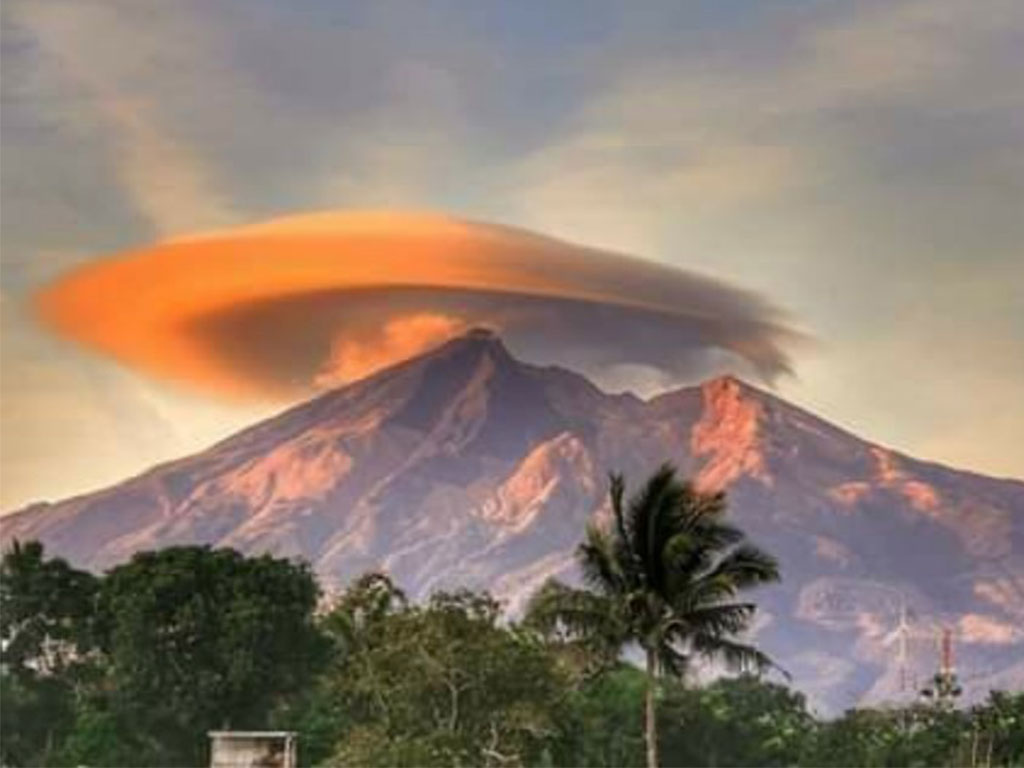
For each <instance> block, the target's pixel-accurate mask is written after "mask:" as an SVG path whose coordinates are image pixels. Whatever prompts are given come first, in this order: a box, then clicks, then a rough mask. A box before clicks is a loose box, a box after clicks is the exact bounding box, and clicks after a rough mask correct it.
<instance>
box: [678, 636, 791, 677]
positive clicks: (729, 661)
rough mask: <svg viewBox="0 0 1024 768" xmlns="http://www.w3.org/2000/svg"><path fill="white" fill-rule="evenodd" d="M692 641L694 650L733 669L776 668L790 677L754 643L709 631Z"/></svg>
mask: <svg viewBox="0 0 1024 768" xmlns="http://www.w3.org/2000/svg"><path fill="white" fill-rule="evenodd" d="M692 643H693V650H694V652H696V653H698V654H700V655H701V656H703V657H704V658H705V659H708V660H709V661H720V662H723V663H724V664H725V666H726V667H727V668H728V669H729V670H731V671H735V672H757V673H763V672H767V671H768V670H770V669H776V670H778V671H779V672H781V673H782V674H783V675H784V676H785V677H786V678H787V679H788V678H789V673H788V672H787V671H786V670H784V669H783V668H782V667H780V666H779V665H778V664H776V663H775V662H774V661H772V659H771V658H770V657H769V656H768V655H767V654H765V653H763V652H761V651H759V650H758V649H757V648H755V647H754V646H752V645H748V644H746V643H741V642H739V641H736V640H731V639H728V638H725V637H720V636H717V635H713V634H709V633H699V634H696V635H694V636H693V638H692Z"/></svg>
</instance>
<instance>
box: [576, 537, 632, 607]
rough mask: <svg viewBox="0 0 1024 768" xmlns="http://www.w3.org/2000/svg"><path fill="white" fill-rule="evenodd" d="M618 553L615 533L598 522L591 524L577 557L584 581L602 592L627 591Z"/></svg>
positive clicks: (619, 592) (627, 587) (608, 593)
mask: <svg viewBox="0 0 1024 768" xmlns="http://www.w3.org/2000/svg"><path fill="white" fill-rule="evenodd" d="M618 554H619V553H618V552H617V551H616V546H615V540H614V535H613V534H611V533H609V532H608V531H605V530H603V529H602V528H601V527H600V526H598V525H597V524H596V523H591V524H589V525H588V526H587V532H586V536H585V538H584V541H583V543H581V544H580V546H579V549H578V551H577V558H576V559H577V561H578V562H579V566H580V570H581V571H582V572H583V581H584V582H585V583H586V584H587V585H588V586H590V587H591V588H592V589H594V590H596V591H597V592H599V593H601V594H605V595H610V594H622V593H624V592H626V591H627V590H628V589H629V586H628V583H627V578H626V574H625V573H624V572H623V564H622V562H621V561H620V558H619V557H618Z"/></svg>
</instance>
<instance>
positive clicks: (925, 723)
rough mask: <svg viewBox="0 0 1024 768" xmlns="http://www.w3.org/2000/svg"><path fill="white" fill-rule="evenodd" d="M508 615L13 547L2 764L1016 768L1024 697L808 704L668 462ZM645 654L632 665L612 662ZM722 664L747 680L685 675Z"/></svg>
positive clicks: (744, 579) (185, 551) (276, 564)
mask: <svg viewBox="0 0 1024 768" xmlns="http://www.w3.org/2000/svg"><path fill="white" fill-rule="evenodd" d="M611 501H612V504H611V507H612V511H613V515H612V516H611V518H612V519H611V521H610V523H609V525H607V526H603V527H600V526H592V527H591V528H589V529H588V530H587V532H586V536H585V538H584V543H583V544H582V545H581V547H580V551H579V560H580V566H581V572H582V574H583V577H584V578H583V586H582V587H580V588H573V587H569V586H567V585H565V584H560V583H557V582H552V583H549V584H547V585H546V586H545V587H544V588H542V589H541V590H540V591H539V592H538V593H537V595H536V596H535V597H534V599H533V600H532V601H531V603H530V605H529V606H528V608H527V610H526V612H525V614H524V615H523V616H522V617H520V618H518V619H517V620H510V619H509V618H508V617H507V616H505V614H504V613H503V611H502V609H501V605H500V604H499V603H498V602H496V601H495V600H494V599H492V598H491V597H490V596H489V595H488V594H486V593H482V592H473V591H468V590H461V591H450V592H437V593H435V594H434V595H432V596H431V597H430V598H429V600H427V601H425V602H422V603H414V602H412V601H410V600H408V599H407V598H406V596H405V595H404V594H403V593H402V591H401V589H400V588H399V586H398V585H396V584H395V583H393V582H392V580H391V579H390V578H389V577H388V576H387V575H386V574H383V573H369V574H366V575H364V576H363V577H361V578H359V579H357V580H356V581H355V582H354V583H352V584H351V585H350V586H349V587H348V588H347V589H346V590H345V591H344V592H343V593H341V594H339V595H334V596H325V595H323V594H321V591H320V589H319V587H318V584H317V582H316V579H315V577H314V576H313V574H312V573H311V571H310V570H309V569H308V567H306V566H305V565H303V564H301V563H294V562H290V561H288V560H284V559H276V558H273V557H270V556H266V555H264V556H260V557H244V556H242V555H241V554H239V553H237V552H235V551H233V550H229V549H210V548H207V547H192V546H189V547H173V548H168V549H164V550H161V551H157V552H144V553H140V554H137V555H135V556H134V557H133V558H132V559H131V560H130V561H129V562H127V563H125V564H123V565H120V566H117V567H115V568H113V569H112V570H110V571H108V572H107V573H106V574H104V575H102V576H96V575H93V574H90V573H86V572H83V571H79V570H76V569H74V568H72V567H71V566H69V565H68V564H67V563H66V562H64V561H63V560H60V559H55V558H48V557H47V556H46V554H45V552H44V550H43V547H42V546H41V545H40V544H38V543H37V542H27V543H22V544H18V543H16V544H15V545H14V546H13V547H12V548H11V549H10V550H9V551H7V552H6V553H5V554H4V557H3V562H2V573H0V601H2V602H0V637H2V659H0V662H2V663H0V672H2V677H0V684H2V689H0V694H2V701H0V707H2V711H0V728H2V732H0V738H2V744H0V749H2V755H0V758H2V763H3V765H11V766H18V765H68V766H78V765H106V766H120V765H124V766H140V765H153V766H160V765H166V766H181V765H204V764H207V763H208V753H207V750H208V744H207V736H206V734H207V732H208V731H209V730H214V729H226V728H231V729H245V730H250V729H264V728H272V729H284V730H294V731H296V732H298V734H299V745H300V747H299V758H300V762H301V763H302V764H304V765H481V766H484V765H486V766H516V765H552V766H553V765H566V766H570V765H571V766H584V765H586V766H590V765H593V766H628V765H643V764H645V763H646V764H648V765H651V764H658V765H715V766H730V765H815V766H831V765H836V766H839V765H843V766H848V765H861V766H890V765H893V766H895V765H907V766H911V765H971V766H975V765H986V766H988V765H1022V764H1024V694H1021V693H1015V694H1010V693H1001V692H993V693H992V694H991V695H990V697H989V698H988V700H987V701H986V702H984V703H983V704H978V705H975V706H972V707H970V708H957V707H955V706H954V701H953V700H951V699H950V698H948V697H946V698H941V699H933V700H932V701H930V702H922V703H919V704H914V705H913V706H910V707H907V708H902V709H895V708H890V709H853V710H850V711H848V712H846V713H845V714H844V715H842V716H841V717H838V718H835V719H831V720H822V719H820V718H818V717H816V716H815V715H814V714H812V713H811V712H810V711H809V709H808V706H807V703H806V702H805V700H804V698H803V696H802V695H801V694H799V693H798V692H796V691H794V690H792V689H791V688H789V687H787V685H786V684H785V681H786V678H785V675H784V673H783V672H782V671H780V670H776V669H774V667H773V664H772V662H771V660H770V659H768V658H767V657H765V656H764V655H763V654H761V653H760V652H759V651H757V649H756V648H754V647H752V646H749V645H745V644H744V642H743V641H742V639H743V637H744V635H743V630H744V629H745V628H746V627H747V626H748V623H749V621H750V619H751V618H752V616H753V614H754V612H755V610H756V606H755V604H754V603H753V602H749V601H746V600H744V598H743V595H744V594H745V593H746V591H747V590H748V588H750V587H753V586H756V585H757V584H759V583H764V582H766V581H771V580H774V579H776V578H778V576H779V574H778V569H777V566H776V564H775V563H774V561H773V560H772V558H771V557H770V556H768V555H767V554H765V553H763V552H761V551H760V550H758V549H757V548H756V547H754V546H752V545H751V544H750V543H748V542H746V541H745V540H744V537H743V535H742V532H740V531H738V530H736V529H735V528H732V527H730V526H729V525H728V524H727V523H726V522H725V517H724V511H725V504H724V499H723V498H722V496H721V495H710V496H705V495H701V494H697V493H696V492H694V491H693V489H692V488H691V487H690V486H688V485H687V484H685V483H680V482H678V481H677V480H676V479H675V477H674V474H673V473H672V472H671V470H670V469H664V470H662V471H661V472H660V473H658V474H657V475H655V476H654V477H652V478H651V479H650V480H649V481H648V483H647V484H646V485H645V486H644V487H643V488H641V489H640V491H639V492H638V493H637V494H636V495H635V496H634V497H632V498H630V499H626V498H625V496H624V489H623V484H622V481H621V479H620V478H613V483H612V500H611ZM629 658H640V659H644V660H645V661H646V665H645V666H634V665H633V664H631V663H629V662H627V661H626V660H625V659H629ZM712 659H713V660H717V661H719V662H721V663H722V664H723V665H724V666H725V667H726V668H729V669H733V670H735V672H736V673H737V674H735V675H734V676H731V677H722V678H719V679H717V680H715V681H714V682H711V683H707V684H703V685H698V684H696V683H695V682H694V674H693V673H694V670H695V667H696V666H697V665H699V664H701V663H702V662H703V661H705V660H712Z"/></svg>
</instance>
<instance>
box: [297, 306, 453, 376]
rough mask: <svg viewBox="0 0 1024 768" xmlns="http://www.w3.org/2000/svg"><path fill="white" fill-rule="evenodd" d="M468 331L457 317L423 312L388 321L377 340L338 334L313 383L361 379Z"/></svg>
mask: <svg viewBox="0 0 1024 768" xmlns="http://www.w3.org/2000/svg"><path fill="white" fill-rule="evenodd" d="M468 330H469V327H468V326H467V325H466V323H465V322H463V321H461V320H459V319H458V318H455V317H447V316H445V315H436V314H431V313H423V314H418V315H409V316H407V317H399V318H396V319H394V320H391V321H389V322H388V323H387V324H386V325H385V326H384V328H383V329H382V332H381V334H380V335H381V337H382V338H379V339H378V338H374V337H371V338H369V339H352V338H348V337H346V336H339V337H338V338H337V339H336V341H335V344H334V346H333V349H332V350H331V357H330V359H329V360H328V361H327V365H326V366H325V367H324V370H323V371H322V372H321V373H320V374H319V375H318V376H317V377H316V380H315V383H316V384H317V385H318V386H323V387H333V386H338V385H339V384H344V383H345V382H348V381H354V380H356V379H361V378H364V377H366V376H369V375H370V374H372V373H375V372H376V371H378V370H380V369H381V368H384V367H386V366H387V365H389V364H390V363H393V362H394V361H395V360H402V359H405V358H409V357H413V356H415V355H417V354H419V353H420V352H424V351H426V350H428V349H430V348H431V347H436V346H439V345H440V344H441V343H443V342H444V341H447V340H448V339H450V338H452V337H453V336H457V335H459V334H461V333H464V332H466V331H468Z"/></svg>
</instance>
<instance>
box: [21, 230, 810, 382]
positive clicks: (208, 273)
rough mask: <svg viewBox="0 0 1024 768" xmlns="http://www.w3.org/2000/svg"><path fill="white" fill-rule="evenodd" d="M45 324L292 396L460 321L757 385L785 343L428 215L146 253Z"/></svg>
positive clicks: (667, 284)
mask: <svg viewBox="0 0 1024 768" xmlns="http://www.w3.org/2000/svg"><path fill="white" fill-rule="evenodd" d="M37 307H38V311H39V315H40V317H41V318H42V319H43V320H44V322H45V323H46V324H47V325H48V326H50V327H51V328H53V329H55V330H56V331H57V332H58V333H60V334H62V335H64V336H66V337H67V338H70V339H74V340H75V341H77V342H79V343H81V344H83V345H84V346H86V347H88V348H92V349H94V350H97V351H99V352H101V353H104V354H106V355H109V356H111V357H113V358H115V359H117V360H119V361H121V362H122V363H124V364H125V365H128V366H130V367H133V368H135V369H138V370H141V371H144V372H147V373H149V374H152V375H155V376H158V377H161V378H165V379H173V380H177V381H181V382H185V383H188V384H191V385H193V386H196V387H199V388H201V389H205V390H207V391H211V392H216V393H220V394H226V395H232V396H247V397H253V396H255V397H272V398H289V397H294V396H295V395H297V394H302V393H306V392H309V391H311V390H314V389H316V388H317V387H323V386H326V385H328V384H334V383H337V382H339V381H342V380H350V379H351V378H356V377H359V376H361V375H364V374H365V373H368V372H370V371H372V370H374V369H376V368H379V367H381V366H382V365H386V364H388V363H390V362H394V361H396V360H399V359H402V358H403V357H407V356H409V355H411V354H415V353H416V352H419V351H421V350H422V349H424V348H425V347H427V346H430V345H432V344H434V343H435V342H439V341H441V340H442V339H443V337H444V336H446V335H451V334H454V333H457V332H459V331H460V330H463V329H465V328H466V327H469V326H470V325H477V324H481V323H483V324H488V325H492V326H497V327H500V328H502V329H503V333H504V334H505V335H506V338H507V340H509V341H510V343H511V344H512V346H513V348H514V349H518V350H519V351H520V352H526V353H527V354H533V355H534V356H535V357H540V358H544V359H546V360H548V361H552V362H553V361H557V360H559V359H561V357H562V356H564V355H566V354H569V353H571V354H572V355H573V357H574V360H575V359H576V358H578V361H579V362H580V367H584V368H586V366H587V365H588V364H590V365H593V366H594V367H596V368H598V369H599V368H600V367H601V366H604V365H608V364H614V363H638V364H646V365H653V366H655V367H657V368H659V369H661V370H664V371H667V372H670V373H674V374H681V375H682V374H685V373H687V372H692V371H693V369H694V367H695V366H698V365H699V364H702V361H704V363H706V358H708V355H709V353H712V352H717V353H719V354H718V357H721V356H722V355H724V356H725V358H727V359H729V360H731V361H733V362H734V363H736V364H739V365H747V366H749V367H751V368H752V369H753V370H755V371H757V372H758V373H760V374H761V375H762V376H763V377H764V378H767V379H770V378H772V377H774V376H776V375H778V374H779V373H780V372H783V371H785V370H787V369H788V361H787V356H786V353H785V350H784V346H785V344H786V342H788V341H790V340H792V339H793V338H794V337H795V335H794V334H793V333H792V332H791V331H790V330H789V329H788V328H786V327H785V325H784V324H783V323H782V321H781V315H780V313H779V312H778V310H776V309H775V308H774V307H772V306H771V305H770V304H768V303H767V302H765V301H764V300H763V299H761V298H760V297H758V296H756V295H754V294H751V293H749V292H745V291H740V290H737V289H735V288H732V287H729V286H726V285H724V284H722V283H719V282H717V281H715V280H712V279H709V278H705V277H701V276H698V275H695V274H692V273H689V272H685V271H683V270H678V269H673V268H670V267H667V266H664V265H658V264H654V263H650V262H646V261H642V260H639V259H635V258H631V257H628V256H623V255H619V254H614V253H610V252H606V251H601V250H597V249H593V248H585V247H582V246H577V245H573V244H570V243H566V242H562V241H559V240H555V239H552V238H547V237H543V236H541V235H536V234H533V233H530V232H526V231H522V230H516V229H511V228H507V227H501V226H497V225H491V224H484V223H477V222H469V221H462V220H459V219H455V218H451V217H447V216H441V215H429V214H410V213H384V212H369V213H365V212H364V213H355V212H353V213H328V214H311V215H303V216H294V217H288V218H284V219H278V220H274V221H270V222H267V223H263V224H257V225H254V226H248V227H242V228H238V229H234V230H229V231H224V232H215V233H210V234H205V235H199V236H195V237H188V238H177V239H174V240H169V241H166V242H161V243H157V244H156V245H153V246H151V247H148V248H143V249H140V250H135V251H130V252H127V253H123V254H120V255H117V256H115V257H113V258H110V259H106V260H101V261H98V262H94V263H92V264H89V265H87V266H85V267H82V268H80V269H78V270H75V271H73V272H71V273H69V274H68V275H66V276H64V277H62V278H61V279H59V280H58V281H57V282H56V283H54V284H53V285H51V286H49V287H48V288H46V289H45V290H44V291H42V292H41V293H40V294H39V295H38V296H37Z"/></svg>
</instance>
